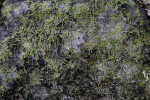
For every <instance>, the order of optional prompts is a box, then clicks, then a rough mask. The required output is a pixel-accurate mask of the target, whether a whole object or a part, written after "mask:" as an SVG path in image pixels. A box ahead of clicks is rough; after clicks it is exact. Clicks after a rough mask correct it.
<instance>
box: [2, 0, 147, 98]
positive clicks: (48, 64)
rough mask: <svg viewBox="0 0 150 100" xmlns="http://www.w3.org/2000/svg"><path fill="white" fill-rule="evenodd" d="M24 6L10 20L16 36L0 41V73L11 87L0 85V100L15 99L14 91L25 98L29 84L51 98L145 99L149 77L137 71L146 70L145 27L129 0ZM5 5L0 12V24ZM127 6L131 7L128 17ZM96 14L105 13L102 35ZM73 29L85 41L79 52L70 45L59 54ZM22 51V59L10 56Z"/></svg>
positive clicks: (64, 0)
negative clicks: (104, 30) (0, 99)
mask: <svg viewBox="0 0 150 100" xmlns="http://www.w3.org/2000/svg"><path fill="white" fill-rule="evenodd" d="M78 2H80V3H78ZM6 5H7V3H6ZM13 5H15V4H13ZM25 5H28V8H27V9H26V10H25V12H23V13H22V14H19V15H18V16H17V19H15V21H14V23H16V24H15V26H16V27H15V29H14V30H15V31H16V34H12V36H11V37H8V38H6V39H5V40H4V41H2V42H1V47H0V71H1V73H0V75H2V74H6V76H5V78H6V79H7V80H8V81H10V82H9V83H10V84H12V85H15V86H12V87H10V88H8V87H6V86H7V85H3V84H2V85H1V84H0V86H1V87H0V91H1V93H2V94H3V95H2V96H1V98H4V99H6V100H9V99H10V100H11V99H16V92H17V93H18V94H19V95H22V98H23V99H25V100H26V99H29V98H30V99H33V98H34V96H33V94H32V93H31V90H30V88H32V87H34V86H44V87H46V89H47V91H49V93H50V94H49V97H50V99H51V98H52V99H54V100H55V99H56V100H59V99H62V98H63V95H68V96H70V97H72V98H74V99H77V100H80V99H83V100H84V99H85V100H87V99H89V100H96V99H99V98H102V97H107V96H109V98H110V99H129V100H132V99H135V98H136V99H147V100H148V99H149V98H150V97H149V93H150V90H149V89H150V87H149V79H146V77H145V76H144V75H143V71H145V73H146V75H149V73H150V72H149V70H150V69H149V65H150V64H149V62H148V61H149V56H150V55H149V45H150V39H149V33H148V32H147V31H149V29H148V28H145V26H147V23H149V21H145V22H144V21H143V18H142V17H141V16H140V13H139V9H138V6H136V5H131V4H130V0H122V1H120V0H87V1H86V2H85V1H84V0H83V2H82V1H79V0H62V1H61V0H49V1H48V0H45V1H42V2H40V1H36V2H35V0H26V2H25ZM60 5H61V6H63V7H64V8H63V9H62V8H61V7H60ZM11 6H12V4H9V5H8V6H7V8H5V10H4V11H3V12H2V14H3V15H2V17H3V18H4V19H5V21H6V22H7V19H8V18H9V16H10V13H11V10H12V9H11V8H10V7H11ZM129 7H131V8H134V16H132V15H133V14H132V13H131V12H130V11H128V8H129ZM108 8H109V9H110V10H108ZM10 9H11V10H10ZM16 9H17V8H16ZM18 9H19V8H18ZM109 11H111V13H109ZM102 13H104V14H105V13H106V15H107V13H108V15H109V17H107V19H108V20H109V21H107V23H108V25H109V28H108V30H107V33H106V34H104V33H103V34H102V33H100V32H99V31H98V30H99V28H98V27H97V26H98V25H99V20H97V18H98V16H99V14H102ZM104 17H105V16H104ZM123 19H124V22H123V21H121V20H123ZM5 21H3V23H4V22H5ZM124 23H126V24H124ZM6 26H7V25H6ZM147 27H148V26H147ZM9 29H10V28H9V26H8V30H9ZM66 30H67V31H66ZM74 32H80V33H82V35H83V37H84V38H86V39H87V40H85V43H82V45H80V52H74V48H73V47H71V48H70V49H69V51H68V52H64V51H63V48H64V46H65V45H66V44H68V43H67V42H69V41H72V39H73V36H74V35H73V34H74ZM25 43H26V44H25ZM22 52H23V57H22V58H19V57H18V58H15V57H16V56H15V55H17V54H20V53H22ZM14 59H15V60H14ZM14 62H15V63H14ZM13 67H15V68H16V74H15V75H16V76H15V77H13V80H12V81H11V78H8V77H7V73H8V74H10V72H11V70H12V68H13ZM7 80H6V81H7ZM3 83H5V80H4V79H3ZM20 84H21V85H20ZM59 86H62V87H63V90H61V89H59ZM4 88H5V89H4ZM20 88H21V89H20ZM14 91H15V92H14ZM29 94H30V95H29Z"/></svg>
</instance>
